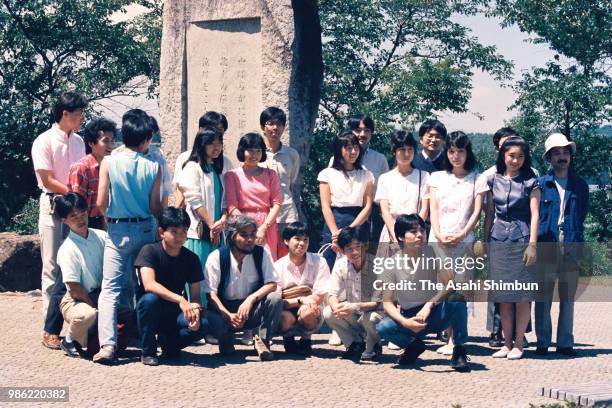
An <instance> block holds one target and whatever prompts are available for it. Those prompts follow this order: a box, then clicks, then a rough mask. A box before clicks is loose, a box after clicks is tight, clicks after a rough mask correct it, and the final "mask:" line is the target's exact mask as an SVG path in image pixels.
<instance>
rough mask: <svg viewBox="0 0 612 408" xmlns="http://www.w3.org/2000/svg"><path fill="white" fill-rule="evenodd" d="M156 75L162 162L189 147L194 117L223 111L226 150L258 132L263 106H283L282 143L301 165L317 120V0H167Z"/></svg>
mask: <svg viewBox="0 0 612 408" xmlns="http://www.w3.org/2000/svg"><path fill="white" fill-rule="evenodd" d="M163 19H164V20H163V34H162V48H161V68H160V69H161V72H160V117H161V123H160V125H161V133H162V149H163V151H164V153H165V154H166V156H167V158H168V161H169V162H170V163H171V164H172V163H174V161H175V159H176V156H177V155H178V154H179V153H180V152H182V151H185V150H187V149H190V148H191V146H192V143H193V139H194V137H195V135H196V133H197V130H198V118H199V117H200V116H201V115H202V114H203V113H204V112H206V111H208V110H214V111H218V112H222V113H224V114H225V115H226V116H227V119H228V122H229V129H228V131H227V132H226V134H225V138H224V152H225V154H226V155H227V156H228V157H229V158H230V159H232V160H233V161H234V162H236V146H237V143H238V140H239V138H240V137H241V136H242V135H243V134H245V133H247V132H250V131H256V132H258V133H261V128H260V126H259V114H260V112H261V111H262V110H263V109H264V108H265V107H267V106H278V107H280V108H281V109H283V110H285V112H286V113H287V116H288V123H287V126H286V128H285V134H284V135H283V139H284V140H283V143H286V144H289V145H290V146H292V147H294V148H295V149H297V151H298V152H299V153H300V154H301V156H302V163H305V162H306V160H307V155H308V151H309V142H310V137H311V135H312V131H313V128H314V124H315V120H316V117H317V110H318V105H319V99H320V89H321V82H322V76H323V66H322V60H321V28H320V23H319V17H318V10H317V4H316V0H293V1H292V0H199V1H196V0H169V1H166V2H165V4H164V17H163Z"/></svg>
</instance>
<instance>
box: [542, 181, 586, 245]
mask: <svg viewBox="0 0 612 408" xmlns="http://www.w3.org/2000/svg"><path fill="white" fill-rule="evenodd" d="M539 184H540V188H541V189H542V195H541V198H540V225H539V226H538V241H540V242H558V241H559V231H560V229H561V228H562V229H563V241H564V242H583V241H584V220H585V218H586V214H587V212H588V210H589V186H588V184H587V182H586V181H585V180H584V179H583V178H582V177H580V176H578V175H576V174H575V173H573V172H570V173H569V174H568V177H567V186H566V189H565V194H564V198H565V199H564V200H563V207H564V211H563V223H562V225H559V216H560V212H561V197H560V196H559V191H558V189H557V186H556V184H555V181H554V173H553V172H552V171H551V172H549V173H548V174H546V175H544V176H542V177H540V178H539Z"/></svg>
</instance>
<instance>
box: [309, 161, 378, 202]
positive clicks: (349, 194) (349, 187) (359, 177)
mask: <svg viewBox="0 0 612 408" xmlns="http://www.w3.org/2000/svg"><path fill="white" fill-rule="evenodd" d="M317 181H319V182H322V183H327V184H329V191H330V193H331V205H332V207H363V204H364V202H365V199H364V196H365V193H366V189H367V187H368V184H369V183H372V185H374V176H373V175H372V172H370V171H369V170H366V169H363V168H362V169H359V170H351V171H347V172H343V171H341V170H336V169H334V168H333V167H327V168H325V169H323V170H321V171H320V172H319V175H318V176H317Z"/></svg>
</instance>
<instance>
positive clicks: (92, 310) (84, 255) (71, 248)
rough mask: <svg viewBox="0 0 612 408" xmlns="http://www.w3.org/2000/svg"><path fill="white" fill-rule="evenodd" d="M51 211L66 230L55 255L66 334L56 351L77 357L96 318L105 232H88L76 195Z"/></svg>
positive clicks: (80, 200) (84, 206)
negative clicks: (65, 234) (64, 238)
mask: <svg viewBox="0 0 612 408" xmlns="http://www.w3.org/2000/svg"><path fill="white" fill-rule="evenodd" d="M55 207H56V213H57V215H58V216H59V217H60V218H61V219H62V220H63V222H64V223H65V224H66V225H67V226H68V228H70V234H69V235H68V237H67V238H66V240H65V241H64V243H63V244H62V245H61V247H60V249H59V251H58V254H57V263H58V264H59V266H60V268H61V269H62V276H63V282H64V284H65V285H66V287H67V289H68V291H67V292H66V295H64V297H63V299H62V301H61V306H60V308H61V311H62V316H63V317H64V320H65V321H66V323H68V331H67V333H66V337H64V339H63V340H62V341H61V343H60V347H61V348H62V350H63V351H64V353H65V354H66V355H68V356H70V357H81V356H82V355H83V356H84V354H83V352H82V348H86V347H87V338H88V331H89V329H90V328H91V327H92V326H94V324H95V323H96V317H97V314H98V311H97V303H98V295H99V294H100V287H101V285H102V261H103V258H104V242H105V240H106V232H105V231H102V230H97V229H90V228H88V219H87V202H86V201H85V199H84V198H83V197H82V196H81V195H79V194H78V193H73V192H71V193H67V194H65V195H63V196H60V197H59V198H58V199H57V200H56V204H55Z"/></svg>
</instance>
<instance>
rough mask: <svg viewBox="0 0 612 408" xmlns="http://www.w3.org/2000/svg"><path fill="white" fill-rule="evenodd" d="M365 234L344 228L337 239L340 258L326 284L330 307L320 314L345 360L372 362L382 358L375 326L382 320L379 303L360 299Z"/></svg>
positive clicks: (364, 263) (363, 231) (358, 229)
mask: <svg viewBox="0 0 612 408" xmlns="http://www.w3.org/2000/svg"><path fill="white" fill-rule="evenodd" d="M367 234H368V231H365V230H364V229H363V228H362V227H356V228H355V227H346V228H343V229H342V231H340V234H339V235H338V246H339V247H340V249H341V251H342V254H343V255H344V256H343V257H342V258H339V259H337V260H336V263H335V264H334V268H333V271H332V273H331V277H330V279H329V283H328V287H327V289H328V298H327V301H328V303H329V306H327V307H326V308H325V309H324V310H323V317H324V318H325V322H326V323H327V325H328V326H329V327H330V328H331V329H332V330H335V331H336V332H337V333H338V335H339V336H340V339H341V340H342V344H344V346H345V347H346V348H347V351H346V352H345V353H344V354H343V355H342V358H344V359H347V360H353V361H359V360H372V359H375V358H377V357H378V356H379V355H381V354H382V345H381V344H380V338H379V336H378V333H377V332H376V324H377V323H378V322H379V321H380V320H381V319H382V316H381V314H379V313H378V312H377V309H378V303H377V302H372V301H365V299H363V296H362V288H361V285H362V281H363V279H364V278H365V276H364V274H363V272H364V271H365V269H366V268H365V265H366V249H367V243H368V240H367Z"/></svg>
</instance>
